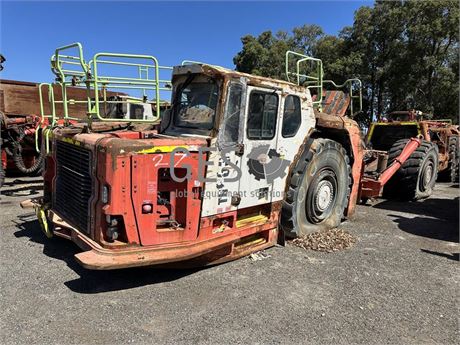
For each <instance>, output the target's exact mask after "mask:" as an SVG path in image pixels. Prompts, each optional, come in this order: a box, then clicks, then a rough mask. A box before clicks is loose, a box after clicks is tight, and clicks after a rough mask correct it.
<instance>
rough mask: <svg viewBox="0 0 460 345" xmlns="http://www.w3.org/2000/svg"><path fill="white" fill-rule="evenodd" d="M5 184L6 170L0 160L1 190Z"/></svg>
mask: <svg viewBox="0 0 460 345" xmlns="http://www.w3.org/2000/svg"><path fill="white" fill-rule="evenodd" d="M0 152H1V151H0ZM3 182H5V170H4V169H3V162H2V161H1V160H0V188H2V186H3Z"/></svg>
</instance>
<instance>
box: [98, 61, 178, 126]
mask: <svg viewBox="0 0 460 345" xmlns="http://www.w3.org/2000/svg"><path fill="white" fill-rule="evenodd" d="M104 58H105V59H104ZM110 58H119V59H132V60H136V59H137V60H143V61H146V60H147V61H151V62H152V63H151V64H146V63H133V62H126V61H113V60H110ZM104 64H109V65H118V66H134V67H137V68H138V76H139V77H138V78H137V77H119V76H107V75H100V74H99V67H100V65H104ZM90 66H91V67H92V72H93V74H92V76H91V84H92V89H93V90H94V108H93V109H92V110H91V112H90V114H89V115H90V117H92V116H96V117H97V118H98V119H99V120H101V121H114V120H115V121H120V122H154V121H157V120H158V119H159V118H160V103H161V102H160V91H161V90H164V91H170V90H171V89H170V88H169V87H167V83H169V82H170V81H169V80H165V79H160V70H172V67H165V66H160V65H159V63H158V60H157V59H156V58H155V57H154V56H151V55H137V54H115V53H97V54H96V55H94V58H93V59H92V60H91V61H90ZM150 70H153V76H152V77H151V78H150V77H149V71H150ZM143 75H145V78H143ZM108 89H138V90H141V91H142V94H143V96H144V97H146V95H147V90H151V91H154V93H155V105H154V106H155V116H154V118H153V119H112V118H105V117H102V116H101V114H100V106H99V99H100V98H99V91H102V93H103V94H102V99H103V102H104V103H120V101H109V100H107V90H108ZM122 102H123V101H122ZM126 103H132V102H130V101H129V100H127V101H126Z"/></svg>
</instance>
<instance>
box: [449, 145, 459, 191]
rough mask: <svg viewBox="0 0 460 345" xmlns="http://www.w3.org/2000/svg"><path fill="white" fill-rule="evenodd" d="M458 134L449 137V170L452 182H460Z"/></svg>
mask: <svg viewBox="0 0 460 345" xmlns="http://www.w3.org/2000/svg"><path fill="white" fill-rule="evenodd" d="M459 144H460V142H459V140H458V136H452V137H450V138H449V167H448V168H447V170H448V171H449V177H450V182H452V183H456V182H458V170H459V169H458V168H459V165H460V148H459Z"/></svg>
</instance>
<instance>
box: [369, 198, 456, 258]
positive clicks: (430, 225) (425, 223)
mask: <svg viewBox="0 0 460 345" xmlns="http://www.w3.org/2000/svg"><path fill="white" fill-rule="evenodd" d="M458 206H459V197H456V198H454V199H436V198H430V199H425V200H422V201H418V202H401V201H394V200H386V201H383V202H381V203H379V204H377V205H375V206H374V207H375V208H379V209H385V210H390V211H397V212H403V213H408V214H413V215H416V216H415V217H406V216H404V215H401V214H389V216H390V217H392V218H393V221H394V222H395V223H397V224H398V227H399V228H400V229H401V230H402V231H404V232H407V233H410V234H413V235H417V236H422V237H426V238H430V239H434V240H439V241H447V242H454V243H458V241H459V230H458V229H459V228H458V227H459V212H458ZM421 251H422V252H424V253H427V254H432V255H437V256H441V257H445V258H448V259H451V260H458V259H459V254H458V253H449V254H446V253H441V252H436V251H432V250H428V249H421Z"/></svg>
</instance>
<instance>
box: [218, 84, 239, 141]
mask: <svg viewBox="0 0 460 345" xmlns="http://www.w3.org/2000/svg"><path fill="white" fill-rule="evenodd" d="M242 97H243V85H241V84H238V83H231V84H230V86H229V88H228V96H227V103H226V108H225V118H224V124H223V134H222V140H223V143H224V144H233V143H237V142H238V131H239V128H240V113H241V101H242Z"/></svg>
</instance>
